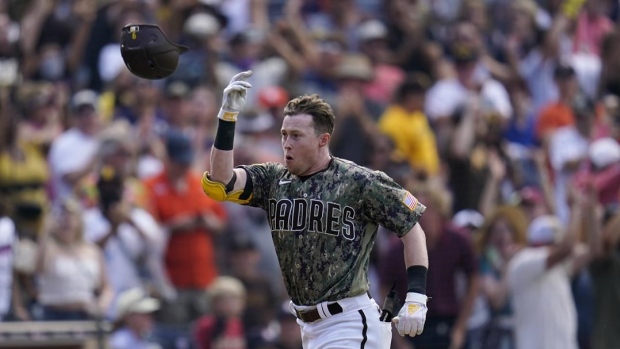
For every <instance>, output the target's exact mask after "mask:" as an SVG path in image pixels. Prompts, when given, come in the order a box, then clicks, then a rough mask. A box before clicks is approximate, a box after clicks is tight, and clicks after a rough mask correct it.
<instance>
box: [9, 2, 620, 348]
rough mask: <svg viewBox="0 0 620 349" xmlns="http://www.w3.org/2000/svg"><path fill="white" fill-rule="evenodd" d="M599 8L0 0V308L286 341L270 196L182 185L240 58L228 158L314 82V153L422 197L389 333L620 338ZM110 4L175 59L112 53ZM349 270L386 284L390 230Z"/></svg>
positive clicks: (276, 139) (141, 339) (616, 70)
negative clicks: (321, 144)
mask: <svg viewBox="0 0 620 349" xmlns="http://www.w3.org/2000/svg"><path fill="white" fill-rule="evenodd" d="M619 19H620V1H615V0H383V1H381V0H337V1H336V0H333V1H330V0H288V1H285V0H2V1H0V321H65V320H102V319H103V320H105V321H110V322H112V323H113V324H114V326H113V333H112V334H111V336H110V344H111V347H112V348H115V349H121V348H128V349H129V348H147V347H149V348H150V347H153V348H157V347H160V348H164V349H167V348H174V349H182V348H183V349H184V348H214V349H215V348H219V349H222V348H228V349H245V348H247V349H254V348H256V349H259V348H260V349H298V348H301V337H300V334H299V329H298V327H297V324H296V318H295V317H294V316H293V315H291V313H290V312H288V310H287V307H286V304H287V301H288V299H287V296H286V292H285V290H284V286H283V284H282V281H281V279H280V278H281V274H280V270H279V265H278V260H277V257H276V256H275V252H274V250H273V246H272V242H271V238H270V233H271V232H270V229H269V225H268V222H267V220H266V217H265V214H264V212H262V211H260V210H259V209H255V208H250V207H245V206H240V205H236V204H229V203H219V202H214V201H212V200H211V199H209V198H208V197H207V196H206V195H204V194H203V192H202V188H201V186H200V177H201V175H202V173H203V172H204V171H205V170H208V158H209V152H210V148H211V145H212V143H213V140H214V135H215V132H214V131H215V129H214V126H215V125H216V119H217V118H216V115H217V112H218V110H219V107H220V101H221V91H222V89H223V88H224V87H225V86H226V85H227V84H228V82H229V80H230V78H231V77H232V76H233V75H234V74H236V73H237V72H239V71H242V70H247V69H252V70H253V72H254V74H253V76H252V77H251V78H250V79H249V82H250V83H251V84H252V85H253V87H252V89H251V90H250V91H249V95H248V103H247V105H248V108H247V110H246V111H245V112H243V113H242V115H241V116H240V120H239V121H238V122H237V134H236V138H235V142H236V143H235V157H236V160H235V161H236V164H237V165H240V164H250V163H256V162H266V161H274V162H280V161H282V156H283V154H282V149H281V144H280V132H279V128H280V124H281V121H282V115H281V112H282V110H283V107H284V105H285V104H286V102H287V101H288V100H289V99H290V98H292V97H295V96H298V95H302V94H311V93H317V94H319V95H320V96H321V97H322V98H324V99H325V100H327V101H328V102H329V103H330V104H331V105H332V106H333V108H334V110H335V113H336V115H337V118H336V120H337V121H336V127H335V133H334V134H333V137H332V141H331V151H332V154H333V155H335V156H338V157H342V158H346V159H349V160H352V161H354V162H356V163H358V164H360V165H364V166H368V167H370V168H372V169H375V170H381V171H384V172H386V173H387V174H388V175H389V176H391V177H392V178H394V179H395V180H397V182H399V183H400V184H401V185H402V186H403V187H405V188H407V189H409V190H410V191H411V192H412V193H413V194H414V195H415V196H417V197H418V199H419V200H420V201H421V202H423V203H424V204H426V205H427V207H428V209H427V211H426V213H425V214H424V216H423V217H422V219H421V224H422V227H423V228H424V230H425V232H426V235H427V245H428V249H429V258H430V269H429V271H428V286H427V294H428V295H429V296H430V297H431V300H430V301H429V303H428V308H429V311H428V316H427V320H426V326H425V330H424V333H423V334H422V335H421V336H418V337H415V338H413V339H409V338H408V339H405V338H402V337H400V336H398V335H395V336H394V339H393V343H392V347H393V348H398V349H406V348H416V349H447V348H450V349H460V348H469V349H537V348H541V349H555V348H562V349H577V348H579V349H589V348H592V349H617V348H620V331H618V329H619V327H618V324H620V211H619V210H618V203H619V201H620V145H619V143H618V142H619V140H620V27H619V26H618V25H617V23H618V20H619ZM128 23H156V24H158V25H160V26H161V28H162V29H163V30H164V32H165V33H166V35H167V36H168V38H169V39H170V40H171V41H173V42H178V43H181V44H183V45H187V46H188V47H190V50H189V51H188V52H187V53H185V54H183V55H182V56H181V59H180V63H179V67H178V69H177V71H176V72H175V73H174V74H173V75H172V76H171V77H169V78H167V79H165V80H157V81H150V80H142V79H139V78H137V77H135V76H133V75H131V73H129V71H128V70H127V69H126V67H125V65H124V63H123V61H122V58H121V56H120V51H119V39H120V31H121V28H122V27H123V26H124V25H125V24H128ZM369 268H370V275H371V284H370V292H371V294H372V296H373V297H374V298H375V299H376V300H377V302H378V303H379V304H381V303H382V302H383V297H385V295H386V294H387V292H388V290H389V289H390V288H392V287H395V289H396V291H397V294H398V295H399V298H400V299H401V300H403V299H404V298H405V292H406V275H405V265H404V259H403V253H402V243H401V241H400V240H399V239H398V238H397V237H396V235H395V234H392V233H391V232H389V231H386V230H385V229H380V231H379V233H378V235H377V242H376V244H375V247H374V250H373V258H372V261H371V264H370V266H369ZM1 328H2V325H1V324H0V335H2V329H1ZM149 345H150V346H149Z"/></svg>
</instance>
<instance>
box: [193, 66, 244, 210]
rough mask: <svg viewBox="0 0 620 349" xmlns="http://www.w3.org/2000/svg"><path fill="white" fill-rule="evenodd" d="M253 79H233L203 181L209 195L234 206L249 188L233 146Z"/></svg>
mask: <svg viewBox="0 0 620 349" xmlns="http://www.w3.org/2000/svg"><path fill="white" fill-rule="evenodd" d="M251 75H252V71H251V70H248V71H244V72H241V73H239V74H237V75H235V76H233V78H232V79H231V80H230V84H229V85H228V86H227V87H226V88H225V89H224V96H223V97H222V107H221V109H220V112H219V113H218V115H217V117H218V118H219V120H218V126H217V133H216V135H215V142H214V143H213V148H212V149H211V173H209V172H205V174H204V176H203V178H202V188H203V190H204V192H205V194H207V195H208V196H209V197H211V198H212V199H214V200H217V201H227V200H228V201H233V202H234V201H235V199H238V196H239V194H241V192H242V191H243V189H244V188H245V185H246V180H247V176H246V173H245V171H243V170H240V169H237V170H235V169H234V160H233V143H234V137H235V125H236V122H237V115H239V112H240V111H242V110H243V107H244V105H245V100H246V92H247V89H248V88H251V87H252V85H250V83H249V82H247V81H245V80H247V79H248V78H249V77H250V76H251ZM236 192H238V193H236Z"/></svg>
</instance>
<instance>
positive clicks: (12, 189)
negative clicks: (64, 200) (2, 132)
mask: <svg viewBox="0 0 620 349" xmlns="http://www.w3.org/2000/svg"><path fill="white" fill-rule="evenodd" d="M20 149H21V151H22V152H23V156H24V158H23V160H21V161H16V160H14V159H13V158H12V157H11V156H10V155H9V154H8V153H7V152H3V153H0V195H2V197H3V199H4V200H6V203H7V204H8V205H9V208H10V210H11V211H10V215H11V218H12V219H13V220H14V221H15V225H16V226H17V229H18V231H20V233H22V234H26V235H38V234H40V233H41V229H42V227H43V216H44V213H45V211H47V209H48V207H47V206H48V198H47V191H46V183H47V181H48V179H49V173H48V168H47V161H46V159H45V157H44V156H43V154H42V153H41V151H40V149H39V148H38V147H37V146H35V145H33V144H26V143H24V144H20Z"/></svg>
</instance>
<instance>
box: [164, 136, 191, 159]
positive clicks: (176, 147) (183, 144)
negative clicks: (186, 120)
mask: <svg viewBox="0 0 620 349" xmlns="http://www.w3.org/2000/svg"><path fill="white" fill-rule="evenodd" d="M166 151H167V153H168V158H169V159H170V160H171V161H173V162H176V163H178V164H183V165H190V164H191V163H192V162H193V161H194V148H193V145H192V141H191V140H190V139H189V137H188V136H186V135H185V134H184V133H182V132H180V131H176V130H171V131H169V132H168V134H167V135H166Z"/></svg>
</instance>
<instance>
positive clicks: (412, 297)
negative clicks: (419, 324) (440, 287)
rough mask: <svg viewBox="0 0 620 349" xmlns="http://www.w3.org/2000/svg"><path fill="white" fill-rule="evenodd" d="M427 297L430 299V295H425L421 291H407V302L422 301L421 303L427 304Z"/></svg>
mask: <svg viewBox="0 0 620 349" xmlns="http://www.w3.org/2000/svg"><path fill="white" fill-rule="evenodd" d="M427 299H428V297H426V295H423V294H421V293H415V292H408V293H407V298H406V299H405V302H415V303H420V304H424V305H426V300H427Z"/></svg>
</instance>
